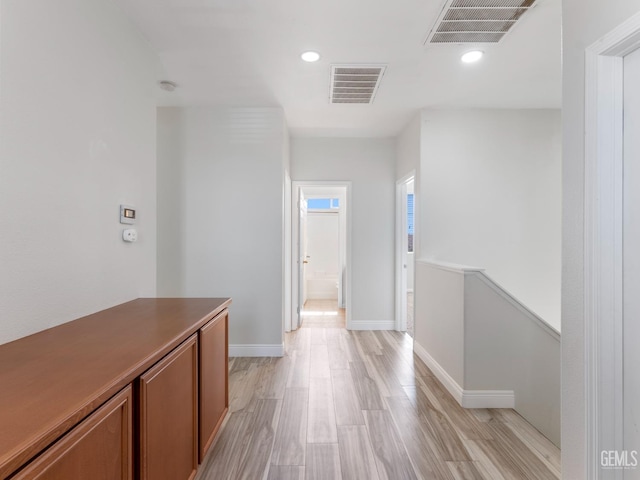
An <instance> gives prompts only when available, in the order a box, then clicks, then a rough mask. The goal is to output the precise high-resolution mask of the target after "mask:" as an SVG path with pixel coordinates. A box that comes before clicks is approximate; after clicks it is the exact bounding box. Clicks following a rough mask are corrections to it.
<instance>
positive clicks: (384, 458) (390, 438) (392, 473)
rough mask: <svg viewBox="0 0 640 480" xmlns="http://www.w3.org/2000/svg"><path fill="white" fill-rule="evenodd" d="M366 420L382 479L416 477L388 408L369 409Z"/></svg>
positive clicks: (379, 474)
mask: <svg viewBox="0 0 640 480" xmlns="http://www.w3.org/2000/svg"><path fill="white" fill-rule="evenodd" d="M364 414H365V422H366V424H367V429H368V431H369V437H370V439H371V446H372V448H373V454H374V457H375V459H376V466H377V467H378V476H379V477H380V479H381V480H387V479H388V480H407V479H416V480H417V478H418V477H417V476H416V473H415V471H414V470H413V466H412V465H411V461H410V460H409V456H408V455H407V452H406V450H405V448H404V444H403V443H402V441H401V440H400V436H399V435H398V432H397V431H396V427H395V426H394V425H393V420H392V419H391V415H390V414H389V412H388V411H386V410H367V411H365V412H364Z"/></svg>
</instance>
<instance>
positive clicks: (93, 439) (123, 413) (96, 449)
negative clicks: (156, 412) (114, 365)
mask: <svg viewBox="0 0 640 480" xmlns="http://www.w3.org/2000/svg"><path fill="white" fill-rule="evenodd" d="M131 408H132V407H131V386H128V387H126V388H125V389H124V390H122V391H121V392H120V393H118V394H117V395H116V396H114V397H113V398H112V399H111V400H109V401H108V402H107V403H105V404H104V405H103V406H102V407H100V408H99V409H98V410H96V411H95V412H93V413H92V414H91V415H90V416H89V417H87V418H86V419H85V420H83V421H82V422H81V423H79V424H78V425H77V426H76V427H74V428H73V429H72V430H71V431H70V432H69V433H67V434H66V435H64V436H63V437H62V438H61V439H60V440H58V441H57V442H56V443H54V444H53V446H51V447H50V448H48V449H47V450H46V451H45V452H44V453H43V454H42V455H40V456H39V457H37V458H36V459H35V460H34V461H33V462H31V463H30V464H29V465H28V466H27V467H26V468H24V469H23V470H21V471H20V473H18V474H17V475H16V476H15V477H12V478H13V479H14V480H27V479H29V480H60V479H64V480H86V479H89V478H90V479H91V480H114V479H122V480H131V479H133V467H132V465H133V463H132V454H133V449H132V413H131Z"/></svg>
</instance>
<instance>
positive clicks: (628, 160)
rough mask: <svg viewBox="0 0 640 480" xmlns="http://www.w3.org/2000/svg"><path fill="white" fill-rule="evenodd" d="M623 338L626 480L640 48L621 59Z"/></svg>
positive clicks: (635, 383) (639, 188)
mask: <svg viewBox="0 0 640 480" xmlns="http://www.w3.org/2000/svg"><path fill="white" fill-rule="evenodd" d="M623 212H624V213H623V231H624V233H623V284H624V288H623V297H624V304H623V338H624V355H623V361H624V367H623V370H624V376H623V379H624V380H623V382H624V383H623V385H624V450H625V451H626V452H627V453H626V455H628V458H627V462H626V463H627V465H628V466H629V468H628V469H626V470H624V478H625V480H627V479H628V480H637V479H640V464H638V465H635V468H631V467H633V466H634V463H635V460H637V461H638V462H640V456H638V454H636V455H635V457H636V458H633V457H634V456H633V455H632V452H633V451H635V452H640V50H636V51H634V52H633V53H631V54H629V55H627V56H626V57H625V58H624V197H623Z"/></svg>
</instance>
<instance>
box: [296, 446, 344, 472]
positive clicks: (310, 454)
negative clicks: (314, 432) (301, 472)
mask: <svg viewBox="0 0 640 480" xmlns="http://www.w3.org/2000/svg"><path fill="white" fill-rule="evenodd" d="M305 479H306V480H342V473H341V471H340V453H339V450H338V444H337V443H318V444H312V443H310V444H309V445H308V446H307V458H306V465H305Z"/></svg>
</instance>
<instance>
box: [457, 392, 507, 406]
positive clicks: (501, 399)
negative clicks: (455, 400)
mask: <svg viewBox="0 0 640 480" xmlns="http://www.w3.org/2000/svg"><path fill="white" fill-rule="evenodd" d="M461 405H462V406H463V407H464V408H515V406H516V397H515V395H514V393H513V390H463V391H462V403H461Z"/></svg>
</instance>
